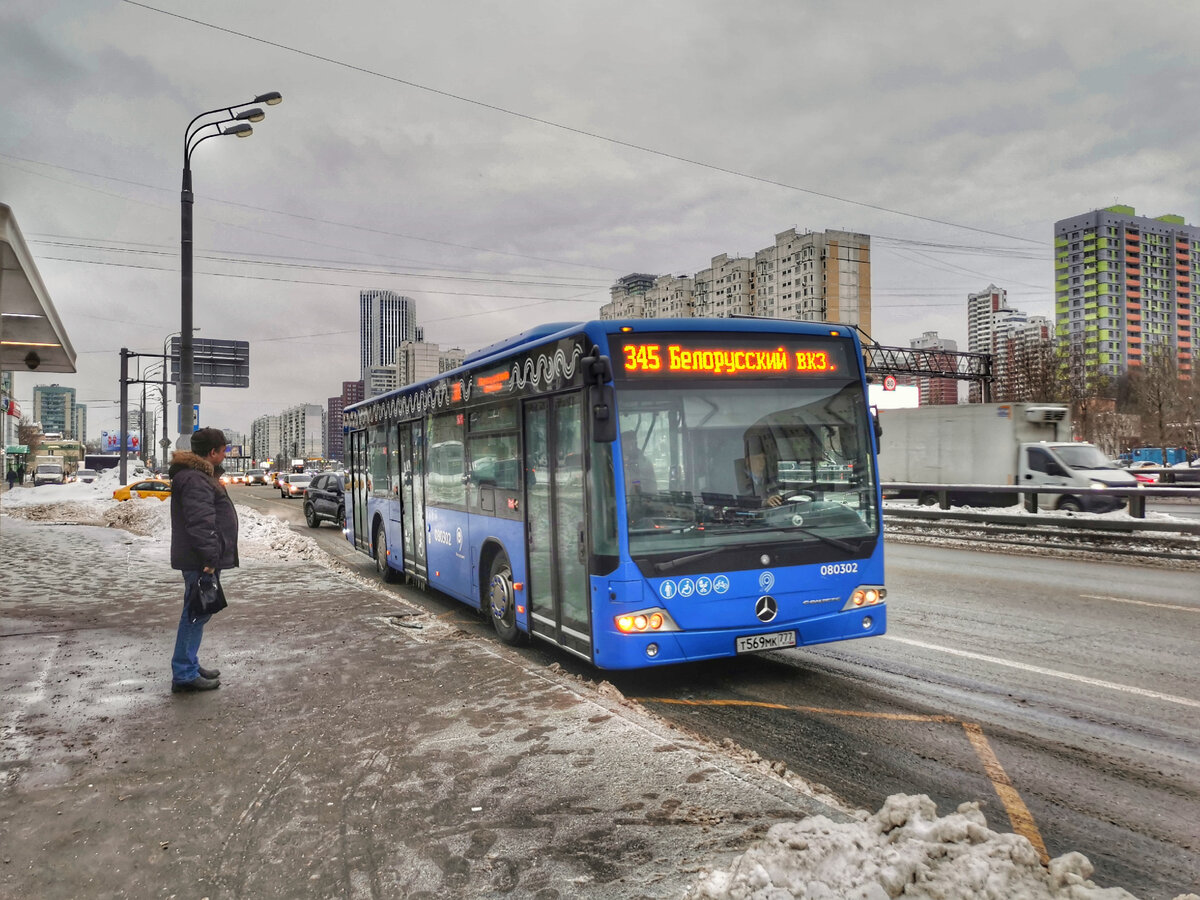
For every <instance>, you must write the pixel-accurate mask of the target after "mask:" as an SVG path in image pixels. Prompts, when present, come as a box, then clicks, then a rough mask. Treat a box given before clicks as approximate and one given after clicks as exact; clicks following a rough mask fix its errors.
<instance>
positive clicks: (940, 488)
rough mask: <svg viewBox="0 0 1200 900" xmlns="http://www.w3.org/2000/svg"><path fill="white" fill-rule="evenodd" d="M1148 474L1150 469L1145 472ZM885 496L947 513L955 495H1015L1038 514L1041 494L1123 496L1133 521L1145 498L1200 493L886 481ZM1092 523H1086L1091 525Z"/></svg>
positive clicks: (1197, 493) (1141, 514)
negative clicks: (898, 495) (916, 500)
mask: <svg viewBox="0 0 1200 900" xmlns="http://www.w3.org/2000/svg"><path fill="white" fill-rule="evenodd" d="M1147 471H1149V470H1147ZM882 488H883V492H884V496H885V497H886V496H887V495H888V494H889V493H893V492H903V493H907V494H916V495H917V496H918V497H919V496H921V495H922V494H925V495H930V496H933V497H936V498H937V502H938V503H937V505H938V507H939V508H940V509H942V510H949V509H950V506H951V498H952V497H953V496H954V495H962V494H1006V495H1013V494H1016V495H1018V496H1020V497H1022V498H1023V502H1024V504H1025V509H1026V511H1027V512H1031V513H1036V512H1037V511H1038V497H1039V496H1040V495H1043V494H1050V495H1054V496H1061V495H1063V494H1070V495H1072V496H1075V497H1079V496H1090V497H1123V498H1125V499H1126V500H1128V502H1129V515H1130V516H1132V517H1133V518H1135V519H1144V518H1146V498H1147V497H1175V498H1183V499H1187V500H1200V490H1197V489H1196V488H1181V487H1156V486H1151V485H1139V486H1138V487H1128V488H1118V487H1104V488H1083V487H1080V486H1078V485H1076V486H1071V485H1063V486H1057V485H1048V484H1039V485H1037V486H1036V487H1032V486H1030V487H1023V486H1021V485H1016V484H1005V485H995V484H918V483H914V482H906V481H899V482H885V483H884V484H883V485H882ZM966 515H974V516H978V517H979V520H980V521H982V520H984V519H986V518H987V517H988V515H989V514H982V515H981V514H979V513H968V514H966ZM1091 521H1093V520H1089V522H1091Z"/></svg>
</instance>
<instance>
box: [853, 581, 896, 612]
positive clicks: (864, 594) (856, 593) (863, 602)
mask: <svg viewBox="0 0 1200 900" xmlns="http://www.w3.org/2000/svg"><path fill="white" fill-rule="evenodd" d="M886 598H887V588H885V587H884V586H883V585H876V584H863V585H859V586H858V587H856V588H855V589H854V590H853V591H852V592H851V594H850V598H849V599H848V600H847V601H846V603H845V605H844V606H843V607H842V612H845V611H846V610H848V609H861V608H863V607H867V606H879V605H881V604H882V603H883V602H884V600H885V599H886Z"/></svg>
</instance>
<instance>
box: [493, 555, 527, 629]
mask: <svg viewBox="0 0 1200 900" xmlns="http://www.w3.org/2000/svg"><path fill="white" fill-rule="evenodd" d="M484 602H485V604H486V607H485V608H486V609H487V612H488V616H489V618H491V620H492V627H493V628H495V629H496V634H497V635H499V636H500V640H502V641H504V643H506V644H518V643H520V642H521V629H519V628H518V627H517V592H516V589H515V588H514V587H513V577H512V566H511V565H509V563H508V556H507V555H506V554H505V552H504V551H503V550H501V551H500V552H498V553H497V554H496V555H495V556H494V557H492V567H491V572H490V573H489V575H488V582H487V595H486V596H485V597H484Z"/></svg>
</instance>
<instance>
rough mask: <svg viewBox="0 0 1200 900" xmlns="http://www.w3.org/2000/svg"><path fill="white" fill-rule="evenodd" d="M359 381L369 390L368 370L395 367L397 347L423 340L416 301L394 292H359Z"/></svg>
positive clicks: (369, 373)
mask: <svg viewBox="0 0 1200 900" xmlns="http://www.w3.org/2000/svg"><path fill="white" fill-rule="evenodd" d="M358 310H359V313H358V329H359V332H358V334H359V337H358V345H359V354H358V356H359V379H360V380H361V381H363V382H364V383H365V384H366V385H367V386H368V389H369V388H370V384H371V369H375V368H379V367H381V366H392V365H395V364H396V348H397V347H399V346H400V344H401V343H403V342H404V341H422V340H424V339H425V334H424V329H422V328H420V327H419V326H418V325H417V301H416V300H413V299H412V298H411V297H404V296H402V295H400V294H397V293H395V292H394V291H383V290H371V291H362V292H360V293H359V295H358Z"/></svg>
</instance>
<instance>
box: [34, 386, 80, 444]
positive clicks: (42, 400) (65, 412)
mask: <svg viewBox="0 0 1200 900" xmlns="http://www.w3.org/2000/svg"><path fill="white" fill-rule="evenodd" d="M33 421H35V422H40V423H41V425H42V432H43V433H45V434H61V435H62V436H63V437H65V438H74V437H75V388H73V387H60V386H59V385H57V384H39V385H37V386H36V387H34V389H33Z"/></svg>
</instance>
